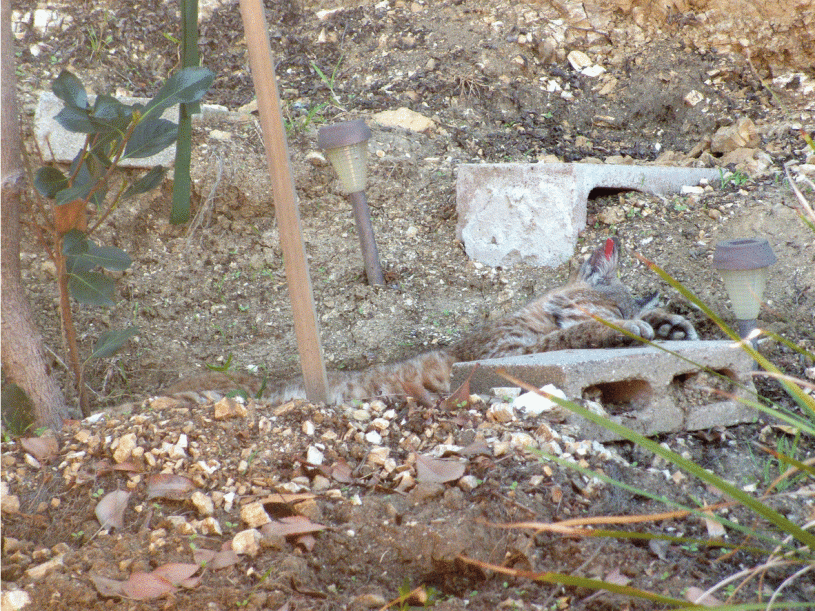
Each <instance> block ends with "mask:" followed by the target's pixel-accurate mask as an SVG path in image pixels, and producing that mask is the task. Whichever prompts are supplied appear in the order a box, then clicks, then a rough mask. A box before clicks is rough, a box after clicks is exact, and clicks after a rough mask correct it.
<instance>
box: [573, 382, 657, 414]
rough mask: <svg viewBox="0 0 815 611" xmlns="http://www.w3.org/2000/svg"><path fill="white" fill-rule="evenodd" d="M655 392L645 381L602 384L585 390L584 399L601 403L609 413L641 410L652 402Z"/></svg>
mask: <svg viewBox="0 0 815 611" xmlns="http://www.w3.org/2000/svg"><path fill="white" fill-rule="evenodd" d="M653 394H654V391H653V388H651V385H650V384H649V383H648V382H646V381H645V380H620V381H618V382H600V383H599V384H592V385H591V386H588V387H586V388H584V389H583V398H584V399H592V400H593V401H599V402H600V403H602V405H603V407H605V408H606V410H607V411H608V412H609V413H613V414H618V413H621V412H628V411H634V410H640V409H642V408H644V407H646V406H647V405H648V403H650V401H651V397H652V396H653Z"/></svg>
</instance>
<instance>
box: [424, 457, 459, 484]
mask: <svg viewBox="0 0 815 611" xmlns="http://www.w3.org/2000/svg"><path fill="white" fill-rule="evenodd" d="M465 468H466V465H465V464H464V463H463V462H461V461H458V460H441V459H438V458H430V457H429V456H423V455H422V454H417V455H416V481H419V482H422V483H436V484H443V483H445V482H451V481H453V480H457V479H458V478H460V477H461V476H462V475H464V470H465Z"/></svg>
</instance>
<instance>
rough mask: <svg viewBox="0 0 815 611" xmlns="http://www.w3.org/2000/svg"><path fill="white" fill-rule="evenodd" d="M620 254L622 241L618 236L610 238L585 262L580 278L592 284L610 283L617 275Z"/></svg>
mask: <svg viewBox="0 0 815 611" xmlns="http://www.w3.org/2000/svg"><path fill="white" fill-rule="evenodd" d="M619 255H620V241H619V240H618V239H617V238H608V239H607V240H606V242H605V244H603V245H602V246H600V247H599V248H597V249H596V250H595V251H594V252H593V253H591V256H590V257H589V258H588V259H587V260H586V262H585V263H583V266H582V267H581V268H580V273H578V274H577V278H578V280H582V281H584V282H586V283H588V284H591V285H593V286H594V285H598V284H608V283H609V282H610V281H611V279H612V278H615V277H616V273H617V262H618V261H619Z"/></svg>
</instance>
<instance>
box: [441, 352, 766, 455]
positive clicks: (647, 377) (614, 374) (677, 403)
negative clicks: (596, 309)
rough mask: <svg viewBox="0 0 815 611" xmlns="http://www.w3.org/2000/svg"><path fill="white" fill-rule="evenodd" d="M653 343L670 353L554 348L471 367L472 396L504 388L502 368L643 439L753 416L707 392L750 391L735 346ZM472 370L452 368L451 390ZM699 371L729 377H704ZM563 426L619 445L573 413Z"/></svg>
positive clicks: (747, 363)
mask: <svg viewBox="0 0 815 611" xmlns="http://www.w3.org/2000/svg"><path fill="white" fill-rule="evenodd" d="M659 345H660V346H661V347H662V348H664V349H665V350H667V351H669V352H666V351H665V350H661V349H659V348H654V347H651V346H640V347H632V348H616V349H598V350H558V351H555V352H544V353H541V354H530V355H525V356H513V357H506V358H498V359H487V360H483V361H477V364H478V367H477V368H476V370H475V372H474V373H473V377H472V379H471V380H470V390H471V392H475V393H487V392H489V389H490V388H493V387H495V386H507V384H508V382H507V380H505V379H504V378H502V377H500V376H499V375H498V374H497V373H496V370H498V369H503V370H505V371H506V372H507V373H508V374H510V375H512V376H514V377H516V378H518V379H520V380H522V381H524V382H527V383H529V384H532V385H533V386H536V387H538V388H540V387H542V386H544V385H546V384H554V385H555V386H557V387H558V388H560V389H561V390H562V391H563V392H565V393H566V396H567V397H569V398H572V399H583V398H586V399H592V400H594V401H597V402H599V403H600V404H602V405H603V407H604V408H605V410H606V412H608V414H609V416H610V417H611V419H612V420H613V421H615V422H618V423H620V424H623V425H625V426H627V427H629V428H631V429H633V430H635V431H637V432H639V433H642V434H643V435H656V434H659V433H671V432H678V431H693V430H698V429H706V428H710V427H714V426H731V425H733V424H738V423H740V422H748V421H752V420H753V419H754V418H755V410H753V409H752V408H749V407H747V406H745V405H743V404H741V403H739V402H738V401H735V400H732V399H727V398H725V397H723V396H722V395H720V394H717V393H715V392H713V391H712V390H711V389H719V390H723V391H725V392H728V393H731V394H733V395H734V396H737V397H746V396H749V393H750V392H751V391H752V390H753V389H754V387H753V382H752V377H751V375H750V372H751V371H752V368H753V360H752V359H751V358H750V357H749V356H748V355H746V354H745V353H744V352H743V351H741V350H739V349H738V348H734V347H733V342H731V341H698V342H684V341H671V342H661V343H660V344H659ZM670 352H673V353H676V354H677V355H679V356H675V355H674V354H671V353H670ZM685 359H687V360H685ZM697 363H698V365H697ZM475 364H476V363H456V364H455V365H454V366H453V388H456V387H457V386H458V385H459V384H461V383H462V382H463V381H464V380H465V379H466V378H467V376H468V375H470V373H471V372H472V371H473V366H474V365H475ZM704 367H707V368H709V369H711V370H713V371H715V372H717V373H720V374H723V375H724V376H726V378H727V379H726V380H722V379H720V378H719V377H717V376H715V375H713V374H711V373H708V372H707V371H705V370H704V369H703V368H704ZM736 384H740V385H742V386H743V387H744V388H745V389H746V390H744V389H742V388H739V387H738V386H737V385H736ZM568 422H569V424H571V425H573V426H575V427H576V428H577V429H578V431H579V435H580V437H581V438H586V439H596V440H598V441H611V440H615V439H619V437H617V436H615V435H614V434H613V433H611V432H610V431H608V430H606V429H604V428H603V427H601V426H598V425H596V424H594V423H592V422H589V421H588V420H585V419H583V418H582V417H580V416H577V415H575V414H572V415H571V416H570V418H569V421H568Z"/></svg>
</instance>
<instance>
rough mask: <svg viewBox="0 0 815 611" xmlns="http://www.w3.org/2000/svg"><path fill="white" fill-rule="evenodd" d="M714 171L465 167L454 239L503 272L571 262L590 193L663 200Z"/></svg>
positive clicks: (500, 165)
mask: <svg viewBox="0 0 815 611" xmlns="http://www.w3.org/2000/svg"><path fill="white" fill-rule="evenodd" d="M718 176H719V171H718V170H716V169H712V168H681V167H668V166H633V165H616V164H598V163H536V164H527V163H494V164H462V165H460V166H459V168H458V179H457V181H456V207H457V210H458V224H457V225H456V237H457V238H458V239H459V240H461V241H462V242H463V243H464V248H465V250H466V251H467V256H469V257H470V258H471V259H475V260H476V261H479V262H481V263H485V264H487V265H492V266H497V265H501V266H504V267H507V266H510V265H514V264H516V263H521V262H523V263H528V264H530V265H541V266H551V267H556V266H558V265H560V264H561V263H564V262H566V261H567V260H568V259H569V258H570V257H571V256H572V255H573V254H574V249H575V246H576V245H577V235H578V233H579V232H580V231H582V230H583V229H585V227H586V205H587V200H588V196H589V193H590V192H591V190H592V189H596V188H608V189H628V190H634V191H644V192H648V193H655V194H658V195H665V194H669V193H677V192H679V191H680V189H681V188H682V187H683V186H685V185H696V184H698V183H699V182H700V181H701V180H703V179H707V180H713V179H715V178H717V177H718Z"/></svg>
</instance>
